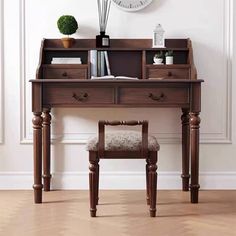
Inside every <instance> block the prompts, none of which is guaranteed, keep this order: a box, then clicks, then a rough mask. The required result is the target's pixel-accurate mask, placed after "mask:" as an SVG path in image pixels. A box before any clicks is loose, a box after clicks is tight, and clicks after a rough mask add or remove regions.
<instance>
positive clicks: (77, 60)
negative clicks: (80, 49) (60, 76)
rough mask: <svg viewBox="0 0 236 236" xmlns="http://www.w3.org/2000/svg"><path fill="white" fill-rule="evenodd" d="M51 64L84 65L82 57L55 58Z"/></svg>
mask: <svg viewBox="0 0 236 236" xmlns="http://www.w3.org/2000/svg"><path fill="white" fill-rule="evenodd" d="M51 64H82V61H81V58H80V57H53V58H52V62H51Z"/></svg>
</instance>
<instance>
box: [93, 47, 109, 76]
mask: <svg viewBox="0 0 236 236" xmlns="http://www.w3.org/2000/svg"><path fill="white" fill-rule="evenodd" d="M90 63H91V76H95V77H98V76H105V75H111V69H110V63H109V59H108V53H107V51H98V50H91V51H90Z"/></svg>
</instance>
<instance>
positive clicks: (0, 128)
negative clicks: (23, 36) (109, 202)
mask: <svg viewBox="0 0 236 236" xmlns="http://www.w3.org/2000/svg"><path fill="white" fill-rule="evenodd" d="M3 8H4V5H3V1H1V2H0V144H3V142H4V141H3V136H4V124H3V122H4V115H3V112H4V104H3V96H4V95H3V94H4V91H3V81H4V43H3V42H4V12H3Z"/></svg>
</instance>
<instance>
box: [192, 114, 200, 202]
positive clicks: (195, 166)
mask: <svg viewBox="0 0 236 236" xmlns="http://www.w3.org/2000/svg"><path fill="white" fill-rule="evenodd" d="M200 122H201V119H200V117H199V113H198V112H194V113H192V114H191V122H190V123H191V184H190V189H191V203H198V192H199V188H200V185H199V128H200Z"/></svg>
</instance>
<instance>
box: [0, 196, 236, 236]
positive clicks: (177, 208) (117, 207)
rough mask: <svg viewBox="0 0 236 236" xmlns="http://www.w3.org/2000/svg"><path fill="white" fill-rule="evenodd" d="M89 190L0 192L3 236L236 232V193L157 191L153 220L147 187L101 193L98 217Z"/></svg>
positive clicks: (210, 234) (221, 235)
mask: <svg viewBox="0 0 236 236" xmlns="http://www.w3.org/2000/svg"><path fill="white" fill-rule="evenodd" d="M88 203H89V199H88V192H87V191H52V192H49V193H44V204H41V205H40V204H39V205H35V204H33V192H32V191H0V235H1V236H38V235H39V236H42V235H47V236H54V235H55V236H61V235H63V236H90V235H91V236H106V235H111V236H132V235H134V236H152V235H155V236H185V235H186V236H213V235H214V236H218V235H219V236H231V235H232V236H235V235H236V191H201V192H200V203H199V204H194V205H193V204H190V203H189V194H188V193H184V192H181V191H158V206H157V209H158V213H157V214H158V217H156V218H150V217H149V212H148V207H147V206H146V204H145V192H144V191H101V194H100V205H99V206H98V213H97V215H98V217H97V218H90V216H89V204H88Z"/></svg>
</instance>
